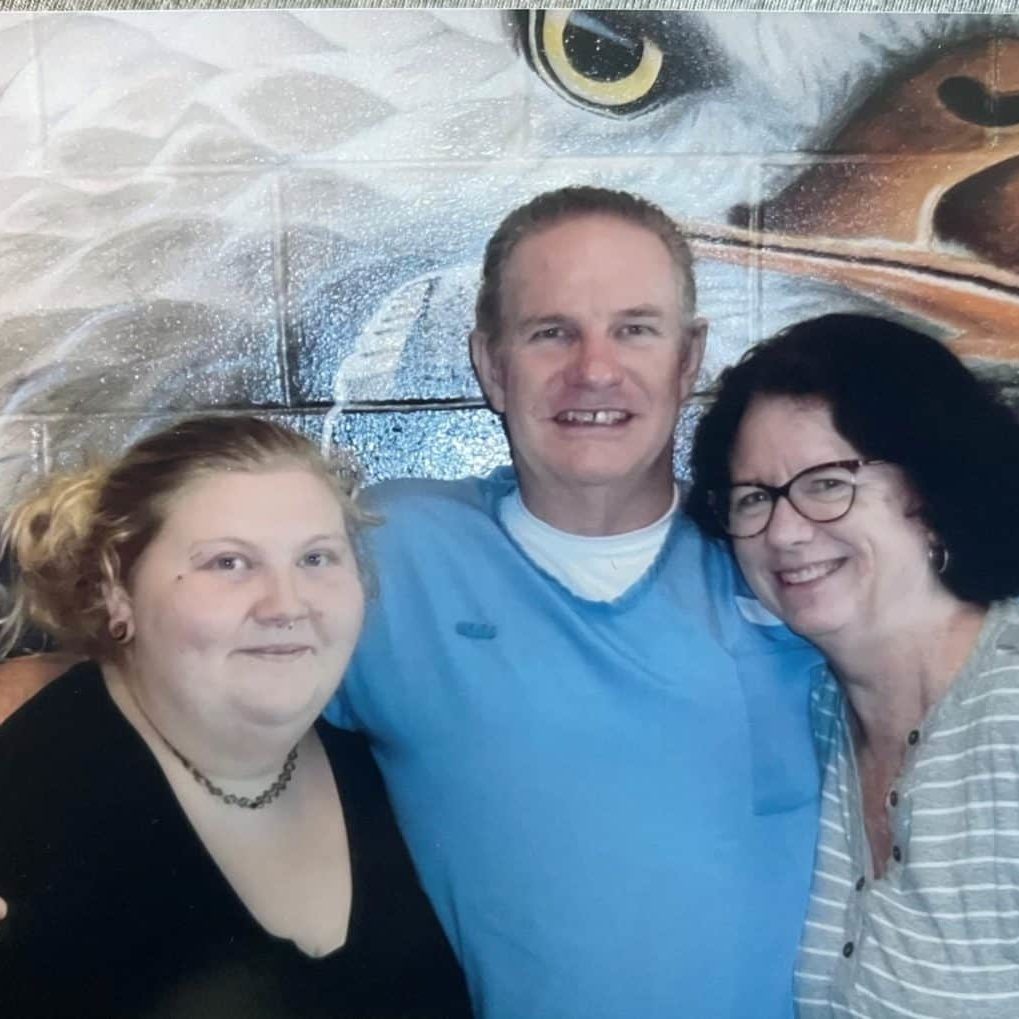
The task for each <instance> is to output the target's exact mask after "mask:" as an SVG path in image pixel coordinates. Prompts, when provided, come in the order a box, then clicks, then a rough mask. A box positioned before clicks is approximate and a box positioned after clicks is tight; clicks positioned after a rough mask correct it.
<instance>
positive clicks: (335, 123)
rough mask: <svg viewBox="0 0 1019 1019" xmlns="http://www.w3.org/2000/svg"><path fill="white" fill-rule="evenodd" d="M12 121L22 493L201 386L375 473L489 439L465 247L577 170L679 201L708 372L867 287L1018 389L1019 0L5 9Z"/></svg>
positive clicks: (469, 462) (7, 336) (458, 460)
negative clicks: (743, 6)
mask: <svg viewBox="0 0 1019 1019" xmlns="http://www.w3.org/2000/svg"><path fill="white" fill-rule="evenodd" d="M0 137H2V138H3V140H4V144H3V145H2V146H0V264H2V266H3V268H4V276H3V279H4V286H3V287H2V289H0V407H2V410H0V429H2V430H3V431H2V435H3V438H2V443H0V466H2V469H3V472H4V474H3V481H4V488H3V490H4V492H5V493H6V497H9V496H10V494H11V493H12V492H14V491H15V490H16V489H17V487H18V485H19V484H20V483H21V482H22V481H23V480H24V479H25V477H26V476H27V475H29V474H30V473H31V472H32V471H33V470H36V469H38V468H39V467H41V466H52V465H59V464H60V463H62V462H66V461H68V460H70V459H72V458H75V457H77V456H78V455H79V454H80V451H81V450H82V449H83V448H86V447H88V448H93V447H96V448H99V449H103V448H115V447H117V446H119V445H120V444H121V443H123V442H124V441H126V440H128V439H131V438H133V437H135V435H137V434H138V433H139V432H141V431H143V430H145V429H147V428H149V427H150V426H151V425H152V424H153V422H154V419H157V418H161V417H163V416H166V415H173V414H179V413H183V412H188V411H193V410H198V409H206V408H223V409H231V408H245V409H249V408H250V409H256V410H259V411H262V412H265V413H269V414H273V415H277V416H279V417H281V418H283V419H285V420H288V421H290V422H291V423H294V424H296V425H298V426H299V427H301V428H303V429H304V430H306V431H308V432H309V433H310V434H313V435H315V436H316V437H320V438H321V439H322V441H323V442H324V443H327V444H330V443H333V442H336V441H338V440H341V441H344V442H346V443H349V444H351V445H352V446H353V447H354V448H355V450H356V451H357V453H358V455H359V457H360V458H361V461H362V463H363V467H364V470H365V472H366V474H367V476H368V477H369V478H378V477H385V476H393V475H398V474H433V475H436V476H454V475H458V474H462V473H465V472H469V471H474V470H480V469H484V468H486V467H488V466H490V465H492V464H494V463H498V462H501V461H502V460H504V459H505V457H506V450H505V446H504V441H503V438H502V434H501V432H500V430H499V427H498V424H497V422H496V421H495V419H494V418H493V417H492V416H491V415H490V414H488V412H487V411H485V410H484V409H483V407H482V404H481V400H480V396H479V393H478V391H477V387H476V385H475V383H474V380H473V378H472V376H471V373H470V369H469V365H468V361H467V353H466V335H467V331H468V330H469V327H470V320H471V306H472V301H473V296H474V290H475V286H476V282H477V276H478V264H479V259H480V254H481V249H482V247H483V245H484V242H485V239H486V238H487V236H488V235H489V233H490V232H491V230H492V229H493V227H494V226H495V224H496V223H497V222H498V221H499V219H500V218H501V217H502V215H503V214H504V213H505V212H506V211H508V210H509V209H510V208H511V207H512V206H513V205H515V204H517V203H519V202H521V201H524V200H526V199H527V198H528V197H530V196H531V195H533V194H535V193H536V192H538V191H540V190H543V189H546V188H549V187H556V186H559V185H562V184H567V183H575V182H585V183H586V182H590V183H598V184H602V185H606V186H610V187H621V188H627V189H632V190H634V191H638V192H640V193H642V194H644V195H647V196H648V197H650V198H652V199H653V200H655V201H657V202H659V203H660V204H662V205H663V206H664V207H665V208H666V209H667V210H668V211H669V212H670V213H672V214H673V215H675V216H676V217H677V218H678V219H679V220H681V221H682V222H683V223H684V224H686V226H687V229H688V231H689V233H690V235H691V237H692V238H693V240H694V243H695V248H696V251H697V254H698V258H699V264H698V279H699V283H700V291H701V307H702V311H703V313H704V314H705V315H706V316H707V317H708V318H709V320H710V322H711V335H710V338H709V346H710V356H709V359H708V363H707V365H706V369H705V377H704V381H705V382H707V381H709V380H710V377H711V376H712V375H713V374H714V373H716V372H717V371H718V369H719V368H720V367H721V366H723V365H724V364H726V363H728V362H729V361H731V360H733V359H734V358H735V357H737V356H738V355H739V353H740V352H741V351H742V350H743V349H745V348H746V347H747V346H748V345H749V344H750V343H752V342H754V341H755V340H756V339H758V338H760V337H761V336H762V335H766V334H767V333H769V332H771V331H773V330H774V329H776V328H779V327H781V326H782V325H785V324H787V323H789V322H791V321H794V320H795V319H797V318H801V317H804V316H805V315H810V314H816V313H819V312H823V311H832V310H847V309H864V310H882V311H883V312H885V313H890V314H893V315H896V316H899V317H903V318H906V319H909V320H911V321H915V322H919V323H921V324H926V325H927V326H928V327H929V328H932V329H934V330H935V331H936V332H937V333H938V334H939V335H940V336H942V337H943V338H944V339H945V341H946V342H948V343H950V344H952V345H953V346H955V348H956V349H958V350H959V351H960V353H962V354H963V355H965V356H966V357H968V358H971V359H972V361H973V363H974V364H975V365H976V366H977V367H978V368H979V369H980V370H981V371H982V372H984V373H986V374H987V375H989V376H990V377H991V378H993V379H994V380H995V381H996V382H998V383H999V384H1000V385H1002V386H1004V387H1005V388H1006V390H1007V391H1009V393H1011V392H1012V391H1013V389H1014V390H1015V391H1016V393H1017V394H1019V240H1017V238H1019V222H1017V215H1019V213H1017V210H1019V204H1017V200H1019V18H1014V17H1011V16H969V15H961V14H960V15H919V14H915V15H892V14H886V15H879V14H867V15H845V14H803V15H793V14H782V15H768V14H723V13H715V14H704V13H692V12H688V13H685V12H682V11H657V12H592V11H533V10H532V11H515V12H505V11H503V12H500V11H484V10H473V11H472V10H448V11H444V10H430V11H429V10H402V11H379V10H375V11H370V10H361V11H356V10H334V11H300V12H298V11H294V12H281V11H232V12H214V11H201V12H187V13H184V12H174V13H168V12H149V13H133V14H127V13H123V14H114V13H105V14H60V13H36V14H14V13H8V14H0ZM1017 402H1019V400H1017ZM946 412H947V411H946ZM690 420H691V417H690V416H688V417H687V419H686V420H685V423H684V425H683V435H684V436H687V435H688V433H689V427H690ZM682 452H683V450H682V446H681V453H680V457H681V458H682Z"/></svg>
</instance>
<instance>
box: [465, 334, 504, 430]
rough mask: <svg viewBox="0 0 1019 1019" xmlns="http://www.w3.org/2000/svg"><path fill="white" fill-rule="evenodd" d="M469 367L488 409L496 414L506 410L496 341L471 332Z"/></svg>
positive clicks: (500, 363)
mask: <svg viewBox="0 0 1019 1019" xmlns="http://www.w3.org/2000/svg"><path fill="white" fill-rule="evenodd" d="M471 367H472V368H473V369H474V376H475V378H476V379H477V380H478V385H479V386H481V392H482V393H483V394H484V397H485V399H486V400H487V401H488V405H489V407H491V408H492V410H494V411H495V413H496V414H503V413H505V410H506V384H505V380H504V378H503V366H502V358H501V357H500V356H499V353H498V341H497V340H494V339H492V337H490V336H489V335H488V333H483V332H481V331H480V330H478V329H474V330H472V332H471Z"/></svg>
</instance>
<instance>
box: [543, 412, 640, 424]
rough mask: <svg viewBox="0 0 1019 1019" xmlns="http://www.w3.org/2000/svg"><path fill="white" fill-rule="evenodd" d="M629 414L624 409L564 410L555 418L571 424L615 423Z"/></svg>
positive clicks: (623, 419)
mask: <svg viewBox="0 0 1019 1019" xmlns="http://www.w3.org/2000/svg"><path fill="white" fill-rule="evenodd" d="M629 416H630V415H629V413H628V412H627V411H625V410H564V411H563V412H562V413H560V414H557V415H556V418H557V420H559V421H562V422H565V423H566V424H573V425H617V424H619V422H620V421H625V420H626V419H627V418H628V417H629Z"/></svg>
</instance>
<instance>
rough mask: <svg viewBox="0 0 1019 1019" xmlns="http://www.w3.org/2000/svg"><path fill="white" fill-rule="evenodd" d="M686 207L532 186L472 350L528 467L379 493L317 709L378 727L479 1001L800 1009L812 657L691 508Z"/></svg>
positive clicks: (402, 805)
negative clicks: (376, 589) (375, 522)
mask: <svg viewBox="0 0 1019 1019" xmlns="http://www.w3.org/2000/svg"><path fill="white" fill-rule="evenodd" d="M694 308H695V290H694V280H693V275H692V269H691V257H690V252H689V249H688V247H687V244H686V241H685V240H684V238H683V236H682V234H681V232H680V231H679V229H678V227H677V226H676V225H675V224H674V223H673V222H672V221H671V220H670V219H669V218H668V217H667V216H665V214H664V213H663V212H662V211H661V210H659V209H658V208H656V207H655V206H653V205H651V204H649V203H647V202H645V201H643V200H642V199H640V198H637V197H636V196H633V195H629V194H626V193H621V192H612V191H605V190H602V189H596V188H567V189H562V190H560V191H557V192H551V193H548V194H545V195H541V196H539V197H538V198H536V199H534V200H533V201H531V202H529V203H528V204H527V205H526V206H524V207H522V208H521V209H517V210H516V211H514V212H513V213H511V214H510V216H508V217H507V219H506V220H505V221H504V222H503V224H502V225H501V226H500V227H499V229H498V230H497V232H496V233H495V235H494V236H493V238H492V240H491V241H490V242H489V245H488V248H487V250H486V257H485V265H484V272H483V280H482V287H481V293H480V295H479V298H478V303H477V327H476V329H475V331H474V332H473V334H472V336H471V354H472V360H473V363H474V366H475V370H476V372H477V375H478V378H479V381H480V383H481V386H482V388H483V390H484V393H485V395H486V397H487V399H488V401H489V403H490V405H491V406H492V408H493V409H494V410H495V411H496V412H498V413H499V414H501V415H502V416H503V421H504V424H505V428H506V431H507V434H508V437H509V441H510V446H511V450H512V457H513V467H512V469H510V468H504V469H501V470H499V471H496V472H495V473H494V474H493V475H491V476H490V477H488V478H481V479H478V478H474V479H466V480H464V481H460V482H434V481H433V482H429V481H401V482H392V483H388V484H385V485H380V486H378V487H377V488H376V489H374V490H372V491H371V492H370V493H369V497H368V502H369V505H370V506H371V507H372V508H374V509H375V510H377V511H378V512H379V513H380V514H381V515H382V516H383V518H384V523H383V526H382V527H380V528H379V529H378V530H377V532H376V533H375V534H374V535H373V551H374V554H375V557H376V561H377V566H378V572H379V576H380V595H379V598H378V599H377V600H376V602H375V604H374V605H373V606H372V607H371V608H370V609H369V616H368V620H367V623H366V628H365V632H364V636H363V639H362V641H361V643H360V645H359V650H358V653H357V655H356V657H355V660H354V663H353V664H352V666H351V669H350V670H349V672H348V675H347V677H346V678H345V680H344V683H343V685H342V687H341V689H340V691H339V693H338V694H337V697H336V699H335V700H334V702H333V703H332V704H331V705H330V707H329V709H328V711H327V716H328V717H329V718H330V719H331V720H332V721H334V722H336V723H337V724H341V725H350V726H354V727H358V728H362V729H364V730H365V731H367V732H368V734H369V736H370V738H371V740H372V745H373V748H374V750H375V753H376V756H377V757H378V760H379V763H380V765H381V767H382V770H383V772H384V774H385V777H386V782H387V785H388V788H389V791H390V795H391V797H392V799H393V803H394V807H395V809H396V812H397V816H398V818H399V820H400V823H401V826H402V828H403V830H404V834H405V835H406V837H407V841H408V844H409V846H410V848H411V852H412V854H413V856H414V859H415V862H416V865H417V867H418V869H419V871H420V874H421V877H422V880H423V882H424V884H425V887H426V889H427V891H428V893H429V895H430V896H431V898H432V900H433V902H434V903H435V906H436V908H437V910H438V912H439V915H440V917H441V919H442V922H443V924H444V926H445V928H446V931H447V933H448V934H449V936H450V940H451V941H452V943H453V945H454V947H455V949H456V950H457V952H458V954H459V957H460V959H461V961H462V963H463V965H464V967H465V970H466V972H467V976H468V981H469V983H470V987H471V992H472V995H473V999H474V1003H475V1007H476V1009H477V1012H478V1014H479V1016H481V1017H483V1019H599V1017H604V1019H630V1017H634V1019H638V1017H639V1019H680V1017H693V1019H711V1017H720V1019H730V1017H731V1019H788V1017H790V1016H791V1015H792V996H791V986H792V967H793V959H794V955H795V948H796V943H797V940H798V936H799V931H800V927H801V924H802V921H803V914H804V910H805V906H806V899H807V891H808V884H809V875H810V870H811V863H812V854H813V846H814V838H815V832H816V824H817V797H818V772H817V766H816V763H815V761H814V757H813V752H812V749H811V744H810V736H809V729H808V718H807V698H808V689H809V685H810V678H811V671H812V668H813V665H814V663H815V661H816V658H815V656H814V654H813V653H812V652H811V651H809V650H808V649H806V648H805V647H804V646H803V645H802V644H801V643H800V642H799V641H798V640H797V639H796V638H794V637H793V636H792V635H790V634H789V633H788V632H787V631H785V630H784V629H782V628H781V627H778V626H774V625H769V624H770V623H771V622H772V621H771V620H769V619H767V618H766V616H765V614H763V613H761V612H760V609H759V607H758V606H757V605H756V603H754V602H753V601H752V600H751V599H750V598H749V597H747V593H746V591H745V589H744V588H743V586H742V582H741V579H740V578H739V576H738V574H737V573H736V571H735V569H734V567H733V565H732V563H731V561H730V558H729V555H728V551H727V549H725V548H724V547H722V546H720V545H718V544H716V543H713V542H710V541H708V540H706V539H705V538H703V537H702V536H701V535H700V534H699V533H698V532H697V531H696V530H695V528H694V527H693V526H692V525H691V524H690V522H689V521H687V520H686V519H685V518H684V516H683V514H682V511H681V510H679V509H678V508H677V505H678V493H677V487H676V483H675V481H674V478H673V473H672V461H673V434H674V430H675V426H676V420H677V416H678V414H679V410H680V407H681V405H682V403H683V401H684V399H685V398H686V397H687V396H688V395H689V393H690V390H691V387H692V386H693V384H694V380H695V378H696V376H697V372H698V368H699V365H700V361H701V355H702V352H703V344H704V335H705V324H704V322H703V321H702V320H700V319H698V318H697V317H696V316H695V312H694Z"/></svg>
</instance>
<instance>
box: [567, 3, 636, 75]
mask: <svg viewBox="0 0 1019 1019" xmlns="http://www.w3.org/2000/svg"><path fill="white" fill-rule="evenodd" d="M563 46H564V47H565V49H566V56H567V57H568V58H569V61H570V64H571V66H572V67H573V68H574V69H575V70H576V71H578V72H579V73H580V74H582V75H584V77H586V78H591V79H593V80H594V81H621V80H622V79H623V78H626V77H628V76H629V75H631V74H633V72H634V71H635V70H636V69H637V68H638V67H639V66H640V61H641V58H642V57H643V56H644V43H643V42H642V41H641V40H640V39H633V38H631V37H630V36H628V35H626V34H625V33H624V32H622V31H620V30H617V29H615V28H614V27H613V26H611V25H610V24H609V23H608V22H607V21H604V20H602V19H600V18H596V17H592V15H590V14H586V13H584V14H578V15H573V16H572V17H571V18H570V20H569V22H568V23H567V25H566V28H565V30H564V31H563Z"/></svg>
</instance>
